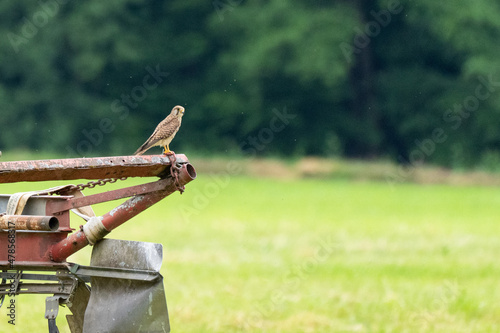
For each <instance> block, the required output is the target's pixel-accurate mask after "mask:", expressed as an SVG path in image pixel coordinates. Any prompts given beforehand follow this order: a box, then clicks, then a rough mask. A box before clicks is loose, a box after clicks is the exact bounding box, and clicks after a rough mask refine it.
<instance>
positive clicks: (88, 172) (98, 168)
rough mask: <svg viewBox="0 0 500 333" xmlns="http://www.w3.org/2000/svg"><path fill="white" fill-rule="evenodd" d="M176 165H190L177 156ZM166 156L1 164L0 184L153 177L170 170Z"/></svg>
mask: <svg viewBox="0 0 500 333" xmlns="http://www.w3.org/2000/svg"><path fill="white" fill-rule="evenodd" d="M175 158H176V163H187V162H189V161H188V159H187V158H186V156H185V155H183V154H176V155H175ZM170 164H171V162H170V159H169V157H168V156H165V155H146V156H112V157H92V158H75V159H54V160H37V161H16V162H2V163H0V183H16V182H20V181H25V182H29V181H45V180H74V179H101V178H121V177H155V176H159V175H161V174H162V173H164V172H165V171H166V170H167V168H169V167H170Z"/></svg>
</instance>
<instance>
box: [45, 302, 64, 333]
mask: <svg viewBox="0 0 500 333" xmlns="http://www.w3.org/2000/svg"><path fill="white" fill-rule="evenodd" d="M62 298H63V297H62V296H52V297H47V298H46V299H45V319H48V321H49V333H59V329H58V328H57V325H56V317H57V314H58V313H59V302H60V300H61V299H62Z"/></svg>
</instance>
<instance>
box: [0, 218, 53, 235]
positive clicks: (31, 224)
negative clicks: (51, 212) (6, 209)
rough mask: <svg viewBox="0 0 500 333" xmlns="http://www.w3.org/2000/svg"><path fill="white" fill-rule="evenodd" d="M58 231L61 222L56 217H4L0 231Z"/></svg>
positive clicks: (0, 220) (0, 219)
mask: <svg viewBox="0 0 500 333" xmlns="http://www.w3.org/2000/svg"><path fill="white" fill-rule="evenodd" d="M12 228H13V229H15V230H38V231H56V230H57V229H59V220H58V219H57V217H55V216H32V215H2V216H0V229H12Z"/></svg>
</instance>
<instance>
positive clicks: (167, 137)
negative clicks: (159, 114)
mask: <svg viewBox="0 0 500 333" xmlns="http://www.w3.org/2000/svg"><path fill="white" fill-rule="evenodd" d="M183 115H184V108H183V107H182V106H179V105H177V106H175V107H174V108H173V109H172V111H171V112H170V114H169V115H168V116H167V118H165V119H164V120H163V121H162V122H161V123H159V124H158V126H157V127H156V129H155V131H154V132H153V134H151V136H150V137H149V139H147V140H146V142H144V144H143V145H142V146H141V147H140V148H139V149H137V151H136V152H135V153H134V155H142V154H144V153H145V152H146V150H148V149H149V148H151V147H155V146H163V149H164V150H163V154H165V155H167V154H171V153H172V152H171V151H170V148H169V147H168V145H169V144H170V142H171V141H172V139H173V138H174V136H175V134H176V133H177V131H178V130H179V128H180V127H181V121H182V116H183Z"/></svg>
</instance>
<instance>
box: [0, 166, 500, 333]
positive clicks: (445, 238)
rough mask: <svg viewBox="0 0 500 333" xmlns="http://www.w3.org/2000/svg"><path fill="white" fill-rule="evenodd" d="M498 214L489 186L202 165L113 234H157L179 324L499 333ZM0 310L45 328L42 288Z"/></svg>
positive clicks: (6, 189) (201, 328)
mask: <svg viewBox="0 0 500 333" xmlns="http://www.w3.org/2000/svg"><path fill="white" fill-rule="evenodd" d="M143 181H144V180H143ZM139 182H140V180H135V179H134V180H128V181H126V182H125V183H121V184H115V185H113V186H107V187H106V189H110V188H115V187H122V186H125V185H132V184H137V183H139ZM53 184H54V183H51V184H41V183H39V184H29V183H20V184H16V185H12V184H3V185H0V189H1V190H0V193H13V192H16V191H24V190H32V189H42V188H45V187H49V186H52V185H53ZM102 190H103V189H102V188H101V189H99V191H102ZM88 192H89V193H93V192H90V191H88ZM116 204H117V202H113V203H109V204H101V205H99V206H96V207H95V209H96V211H97V213H99V214H102V213H104V212H106V211H108V210H110V209H111V208H112V207H114V206H115V205H116ZM499 216H500V191H499V190H498V189H496V188H493V187H474V186H461V187H458V186H457V187H454V186H449V185H426V186H423V185H416V184H400V185H396V186H389V185H388V184H387V183H385V182H373V181H368V182H353V181H347V180H332V179H316V180H315V179H302V180H298V179H295V180H277V179H258V178H254V177H248V176H241V175H240V176H236V175H231V176H229V175H207V174H200V173H199V174H198V179H196V180H195V181H193V182H192V183H190V184H188V185H187V189H186V192H185V193H184V194H183V195H182V196H181V195H179V194H178V193H175V194H173V195H172V196H170V197H168V198H166V199H165V200H164V201H162V202H161V203H159V204H157V205H155V206H153V207H152V208H150V209H149V210H147V211H146V212H144V213H142V214H140V215H139V216H137V217H136V218H134V219H133V220H131V221H129V222H127V223H126V224H124V225H122V226H120V227H119V228H118V229H116V230H115V231H113V232H112V233H111V234H110V235H108V238H118V239H129V240H139V241H147V242H156V243H162V244H163V247H164V262H163V267H162V274H163V276H164V283H165V290H166V295H167V303H168V307H169V312H170V323H171V327H172V332H193V333H195V332H196V333H200V332H296V333H299V332H301V333H302V332H398V333H401V332H464V333H465V332H467V333H470V332H499V331H500V319H499V318H500V303H499V301H498V300H499V299H500V287H499V286H500V283H499V278H500V262H499V260H498V257H497V255H498V253H500V240H499V234H500V224H499V223H498V217H499ZM80 221H82V220H79V219H77V218H76V217H75V218H74V220H73V222H72V223H73V227H76V226H78V225H79V224H81V222H80ZM89 255H90V248H88V249H85V251H82V252H80V253H78V254H77V255H75V256H74V257H72V258H71V261H76V262H79V263H83V264H87V263H88V259H89ZM5 313H6V310H5V308H2V309H1V310H0V314H1V315H0V331H1V332H30V333H31V332H46V331H47V323H46V321H45V319H43V315H44V296H28V295H22V296H19V297H18V298H17V318H16V326H15V327H13V326H12V325H9V324H7V319H8V318H7V316H6V315H5ZM65 313H67V311H66V310H64V311H62V312H60V315H59V317H58V325H59V328H60V329H61V332H69V329H68V328H67V327H66V324H65V319H64V317H63V315H64V314H65Z"/></svg>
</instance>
